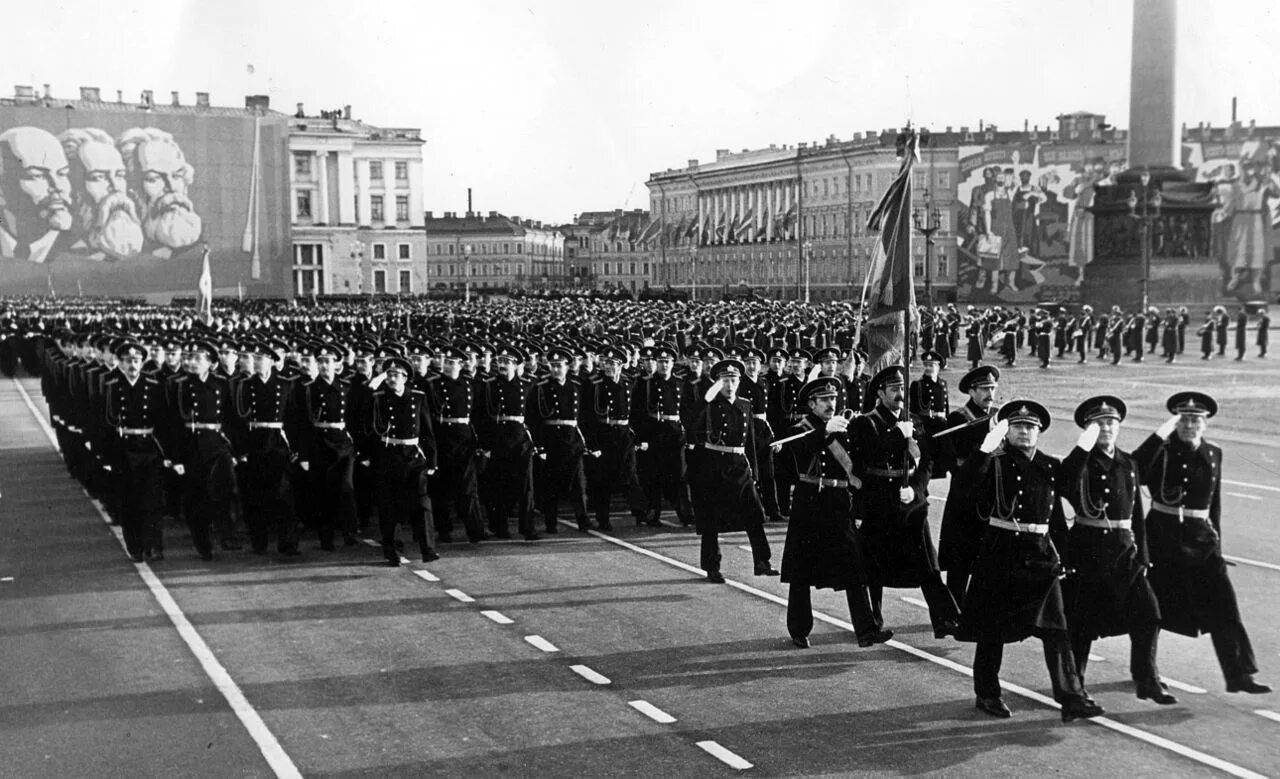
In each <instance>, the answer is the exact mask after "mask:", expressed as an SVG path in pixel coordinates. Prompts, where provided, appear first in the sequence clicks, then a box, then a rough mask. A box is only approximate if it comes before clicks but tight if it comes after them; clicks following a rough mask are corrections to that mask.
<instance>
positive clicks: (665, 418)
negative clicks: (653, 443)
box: [649, 414, 680, 422]
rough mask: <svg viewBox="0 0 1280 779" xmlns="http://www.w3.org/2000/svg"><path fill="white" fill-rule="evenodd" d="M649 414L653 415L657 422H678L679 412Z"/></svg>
mask: <svg viewBox="0 0 1280 779" xmlns="http://www.w3.org/2000/svg"><path fill="white" fill-rule="evenodd" d="M649 416H651V417H653V418H654V419H656V420H658V421H659V422H679V421H680V415H679V414H650V415H649Z"/></svg>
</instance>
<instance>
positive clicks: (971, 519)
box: [931, 365, 1000, 603]
mask: <svg viewBox="0 0 1280 779" xmlns="http://www.w3.org/2000/svg"><path fill="white" fill-rule="evenodd" d="M999 388H1000V369H999V368H997V367H995V366H994V365H983V366H980V367H978V368H975V369H974V370H971V371H969V372H968V373H966V374H965V375H964V376H963V377H962V378H961V379H960V391H961V392H965V393H968V395H969V399H968V400H967V401H966V402H965V404H964V405H963V406H961V407H960V408H958V409H956V410H955V411H952V412H951V413H950V414H948V415H947V421H946V425H945V429H947V430H952V429H953V428H957V427H961V426H962V425H967V427H962V428H961V429H959V430H954V431H953V432H950V433H947V434H946V435H945V436H942V437H941V438H935V439H934V449H935V452H936V462H935V464H934V467H933V473H932V474H931V475H932V476H933V477H934V478H942V476H943V475H944V474H945V473H950V474H951V489H950V491H949V492H948V493H947V504H946V507H945V508H944V509H943V511H942V526H941V529H940V531H939V535H938V562H939V565H940V567H941V568H942V570H944V571H946V572H947V589H949V590H951V596H952V597H953V598H955V601H956V603H963V602H964V591H965V589H966V588H967V587H968V585H969V574H970V571H971V570H972V567H973V559H974V557H976V556H977V553H978V545H977V539H976V538H975V537H974V535H973V533H970V532H969V531H968V528H970V527H972V526H973V525H974V524H975V523H976V522H977V517H978V514H977V506H975V505H974V502H973V496H972V495H971V494H970V489H969V486H970V485H968V484H967V483H965V482H964V481H962V480H961V479H959V478H958V476H959V474H960V470H961V468H963V467H964V464H965V463H966V462H967V461H968V460H969V458H970V457H972V456H973V454H974V452H976V451H977V449H978V444H980V443H981V442H982V439H983V438H984V437H985V436H986V434H987V431H988V430H989V429H990V427H991V425H990V424H983V421H985V420H988V419H989V418H990V417H991V415H992V414H994V413H995V401H996V391H997V390H998V389H999ZM980 420H982V421H980Z"/></svg>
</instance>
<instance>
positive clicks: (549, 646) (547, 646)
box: [524, 636, 560, 652]
mask: <svg viewBox="0 0 1280 779" xmlns="http://www.w3.org/2000/svg"><path fill="white" fill-rule="evenodd" d="M524 640H525V641H528V642H529V643H530V644H532V645H533V646H535V647H537V648H538V649H541V650H542V651H543V652H559V651H560V649H559V648H558V647H557V646H556V645H555V644H553V643H551V642H550V641H548V640H546V639H545V638H543V637H542V636H525V637H524Z"/></svg>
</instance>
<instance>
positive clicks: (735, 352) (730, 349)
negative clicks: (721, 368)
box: [724, 344, 748, 360]
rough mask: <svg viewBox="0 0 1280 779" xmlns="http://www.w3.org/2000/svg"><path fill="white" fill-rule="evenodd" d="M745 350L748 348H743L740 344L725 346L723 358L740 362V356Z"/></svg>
mask: <svg viewBox="0 0 1280 779" xmlns="http://www.w3.org/2000/svg"><path fill="white" fill-rule="evenodd" d="M747 348H748V347H746V346H743V345H742V344H725V347H724V356H725V357H732V358H735V359H739V360H741V359H742V355H743V353H744V352H745V351H746V350H747Z"/></svg>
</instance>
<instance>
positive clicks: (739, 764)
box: [698, 741, 754, 771]
mask: <svg viewBox="0 0 1280 779" xmlns="http://www.w3.org/2000/svg"><path fill="white" fill-rule="evenodd" d="M698 746H700V747H702V749H703V750H705V751H706V753H707V754H709V755H711V756H712V757H714V758H716V759H717V760H719V761H720V762H722V763H724V764H725V765H727V766H729V767H730V768H736V769H738V770H739V771H745V770H747V769H748V768H753V767H754V766H752V765H751V763H748V762H747V761H746V760H744V759H742V758H741V757H739V756H738V755H735V754H734V753H732V752H730V751H729V750H727V749H725V748H724V747H722V746H720V745H719V744H717V743H716V742H714V741H699V742H698Z"/></svg>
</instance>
